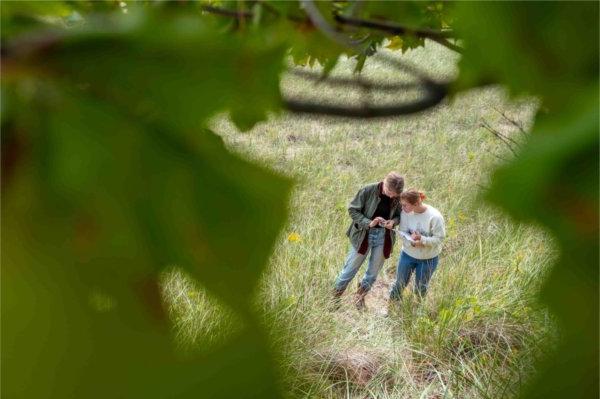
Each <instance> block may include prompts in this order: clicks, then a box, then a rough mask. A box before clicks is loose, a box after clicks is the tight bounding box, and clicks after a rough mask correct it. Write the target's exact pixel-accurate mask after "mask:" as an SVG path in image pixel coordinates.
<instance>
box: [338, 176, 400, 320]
mask: <svg viewBox="0 0 600 399" xmlns="http://www.w3.org/2000/svg"><path fill="white" fill-rule="evenodd" d="M403 188H404V178H403V177H402V176H400V175H399V174H398V173H396V172H390V173H388V174H387V176H386V177H385V179H384V180H383V181H382V182H379V183H372V184H369V185H367V186H365V187H363V188H361V189H360V190H359V191H358V193H356V196H355V197H354V199H353V200H352V202H351V203H350V206H349V207H348V213H349V214H350V217H351V218H352V223H351V224H350V227H349V228H348V231H347V232H346V235H347V236H348V238H349V239H350V243H351V248H350V251H349V253H348V256H347V257H346V262H345V263H344V267H343V269H342V271H341V273H340V274H339V275H338V277H337V279H336V282H335V288H334V292H333V296H334V299H335V301H336V306H339V301H340V297H341V296H342V294H343V293H344V291H345V290H346V287H347V286H348V284H349V283H350V281H352V279H353V278H354V276H355V275H356V273H357V272H358V269H359V268H360V267H361V265H362V264H363V262H364V260H365V258H366V257H367V254H368V253H369V252H370V256H369V264H368V266H367V271H366V272H365V275H364V277H363V279H362V281H361V282H360V283H359V285H358V291H357V293H356V307H357V308H358V309H362V308H364V305H365V296H366V294H367V292H369V290H370V289H371V286H372V285H373V283H374V282H375V280H376V279H377V275H378V274H379V271H380V270H381V267H382V266H383V262H384V261H385V259H387V258H389V257H390V254H391V253H392V247H393V245H394V242H395V240H396V237H395V234H393V231H392V229H393V228H394V226H396V225H398V224H399V223H400V211H401V209H400V202H399V199H398V198H399V197H400V194H402V190H403Z"/></svg>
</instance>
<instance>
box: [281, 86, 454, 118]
mask: <svg viewBox="0 0 600 399" xmlns="http://www.w3.org/2000/svg"><path fill="white" fill-rule="evenodd" d="M425 88H426V91H427V94H426V95H425V96H424V97H423V98H422V99H420V100H418V101H414V102H410V103H405V104H394V105H389V106H374V107H372V106H370V105H368V104H364V105H362V106H354V107H353V106H340V105H332V104H321V103H310V102H305V101H299V100H296V99H289V98H284V99H283V106H284V108H286V109H287V110H289V111H291V112H294V113H300V114H302V113H303V114H316V115H331V116H341V117H350V118H382V117H390V116H398V115H409V114H414V113H417V112H421V111H424V110H426V109H429V108H432V107H434V106H436V105H437V104H439V103H440V102H441V101H442V100H443V99H444V98H445V97H446V95H447V92H448V88H447V85H445V84H437V83H432V84H429V85H427V86H425Z"/></svg>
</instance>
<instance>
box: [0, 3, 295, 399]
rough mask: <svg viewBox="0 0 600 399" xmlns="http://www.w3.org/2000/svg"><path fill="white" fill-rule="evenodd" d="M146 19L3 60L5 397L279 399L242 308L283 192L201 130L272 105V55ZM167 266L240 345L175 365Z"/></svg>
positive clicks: (245, 119)
mask: <svg viewBox="0 0 600 399" xmlns="http://www.w3.org/2000/svg"><path fill="white" fill-rule="evenodd" d="M146 18H150V19H147V20H146ZM153 18H155V17H148V16H144V15H139V16H133V19H131V20H128V21H126V23H124V22H121V21H117V22H115V25H111V24H107V25H104V28H103V29H98V28H96V27H95V25H94V24H93V23H90V25H88V26H87V27H86V30H85V31H82V30H79V29H78V30H70V31H68V32H66V31H62V32H55V33H53V34H52V35H50V36H44V37H43V38H42V39H43V40H42V42H41V43H42V44H44V46H41V47H38V44H39V43H40V42H37V41H36V40H38V39H36V37H33V38H32V39H31V40H32V41H27V42H22V43H19V45H20V46H32V47H31V49H30V51H24V52H20V51H17V50H22V47H20V48H14V47H12V48H11V50H9V53H10V55H9V58H10V62H11V67H10V68H9V71H4V72H5V73H6V74H7V75H6V76H8V79H6V80H5V81H4V82H3V84H4V87H3V94H4V93H8V99H6V98H3V103H4V102H5V101H6V102H8V103H9V104H11V106H10V112H9V113H8V114H7V115H6V117H5V115H4V114H3V134H2V137H3V146H2V158H3V160H4V159H14V167H12V168H11V170H10V176H9V183H8V184H3V201H2V213H3V218H2V227H3V229H5V231H10V232H11V234H10V237H8V238H7V239H6V240H5V239H4V238H3V244H4V245H6V251H5V252H4V254H3V255H4V260H3V273H2V309H3V316H4V321H5V323H3V325H2V337H3V340H4V342H5V343H6V344H7V348H6V350H3V353H2V362H3V368H2V377H3V382H4V383H3V385H2V393H3V395H5V396H7V397H15V398H19V397H23V398H29V397H57V398H64V397H98V398H105V397H114V396H119V397H206V398H214V397H220V398H230V397H277V396H279V395H280V388H279V386H278V378H277V375H276V373H275V372H274V360H273V355H272V353H271V351H270V348H269V344H268V342H267V341H266V338H265V337H266V333H265V332H264V331H263V327H262V326H261V325H260V324H259V323H258V322H257V321H256V320H257V317H256V316H255V314H254V310H253V309H252V307H251V303H252V296H253V292H254V289H255V287H256V284H257V281H258V279H259V278H260V276H261V273H262V271H263V269H264V267H265V264H266V261H267V259H268V256H269V254H270V251H271V249H272V244H273V242H274V240H275V237H276V236H277V234H278V233H279V229H280V228H281V226H282V224H283V223H284V222H285V220H286V216H287V210H286V209H287V207H286V203H287V196H288V191H289V187H290V183H289V181H288V180H287V179H285V178H282V177H280V176H278V175H276V174H274V173H272V172H269V171H267V170H266V169H264V168H262V167H259V166H256V165H253V164H251V163H249V162H247V161H244V160H242V159H240V158H239V157H237V156H234V155H233V154H231V153H229V152H228V151H227V149H226V148H225V146H224V145H223V143H222V140H221V139H220V137H218V136H217V135H216V134H215V133H213V132H211V131H209V130H207V129H205V128H203V126H204V124H205V122H206V118H208V117H209V116H211V115H212V114H214V113H215V112H218V111H220V110H222V109H227V108H229V109H231V110H232V113H233V117H234V118H239V122H240V123H241V124H242V125H243V126H242V127H245V128H249V127H250V126H251V125H252V124H253V123H255V122H256V121H257V120H259V119H260V118H263V117H264V115H265V112H266V111H267V109H268V107H270V106H273V107H276V106H277V104H278V103H277V101H278V87H277V82H278V71H279V68H280V63H281V57H282V55H283V49H282V48H281V47H280V46H279V45H276V46H274V47H264V48H263V47H257V48H254V47H251V46H253V44H251V43H246V42H243V41H242V40H235V39H234V40H229V39H228V40H224V39H223V38H222V37H221V36H219V35H216V34H212V35H211V34H209V33H207V32H205V31H203V30H202V27H201V26H200V27H199V25H198V24H195V23H190V22H191V21H190V20H186V19H177V20H165V21H164V23H165V25H164V28H165V30H164V31H163V32H162V34H161V35H156V34H155V32H154V31H153V29H151V27H152V26H157V25H156V24H159V23H160V20H156V19H153ZM148 24H150V25H148ZM153 24H154V25H153ZM40 40H41V39H40ZM48 40H50V42H51V43H52V46H50V48H48V47H45V44H47V43H48ZM246 45H248V46H250V47H245V46H246ZM41 60H43V63H42V62H41ZM42 65H43V68H42ZM261 74H265V75H264V76H262V75H261ZM253 79H257V80H258V81H260V84H258V83H256V80H255V81H253ZM256 97H258V98H256ZM246 105H247V106H246ZM238 115H241V116H238ZM5 137H7V138H9V139H7V140H8V141H5ZM5 143H8V145H5ZM5 238H6V237H5ZM170 264H178V265H180V266H181V267H184V268H185V269H186V270H188V271H189V272H190V274H191V275H192V276H195V277H196V278H198V280H199V281H200V282H201V284H203V285H204V286H205V287H206V289H207V290H208V291H209V292H210V293H212V294H213V295H215V296H216V297H217V298H218V299H219V300H221V301H222V302H223V303H225V304H226V305H228V306H230V307H231V309H232V310H233V311H234V312H236V313H237V314H238V315H239V316H240V317H242V319H243V325H244V326H245V329H244V330H243V331H242V333H241V335H239V336H235V337H233V338H232V339H231V340H230V341H227V342H226V343H224V344H223V346H222V347H216V348H206V350H205V351H203V355H202V356H200V357H193V358H180V357H178V356H177V355H176V351H175V350H174V345H173V342H172V338H171V332H170V329H169V322H168V319H167V317H166V315H165V313H164V310H163V305H162V301H161V298H160V290H159V287H158V284H159V283H158V281H159V280H158V279H159V275H160V272H161V270H163V269H164V268H165V267H166V266H168V265H170ZM232 378H234V379H235V381H236V383H235V384H232V383H231V379H232Z"/></svg>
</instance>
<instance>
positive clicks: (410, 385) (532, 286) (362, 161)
mask: <svg viewBox="0 0 600 399" xmlns="http://www.w3.org/2000/svg"><path fill="white" fill-rule="evenodd" d="M396 56H398V55H396ZM403 57H404V59H407V60H409V61H411V62H413V63H415V64H418V65H421V66H424V67H425V68H426V69H427V71H428V73H429V74H431V75H432V76H434V77H446V78H448V77H451V76H453V75H454V74H455V73H456V62H457V58H456V56H455V55H454V54H453V53H451V52H450V51H449V50H446V49H444V48H442V47H440V46H438V45H436V44H428V46H427V47H426V48H423V49H418V50H415V51H412V52H409V53H407V54H406V55H404V56H403ZM353 64H354V62H353V61H351V60H346V61H344V62H342V63H340V65H339V66H338V67H337V68H336V69H335V71H334V74H340V75H347V74H349V73H350V72H351V70H352V68H353ZM364 73H365V76H368V77H372V78H375V79H378V80H383V81H386V80H390V81H391V80H397V79H398V76H401V75H399V74H398V72H396V71H393V70H390V69H389V68H387V67H386V66H385V65H381V64H377V63H375V62H373V63H369V62H367V65H366V67H365V71H364ZM283 90H284V91H285V92H286V93H289V94H295V95H300V96H303V97H305V98H314V99H329V100H331V101H338V102H341V103H344V102H349V101H353V100H356V99H357V98H358V94H357V93H352V92H349V91H342V92H340V91H339V89H337V90H336V89H331V88H324V87H320V86H314V85H313V83H307V82H303V81H301V80H299V79H298V78H295V77H286V78H285V79H284V81H283ZM412 95H413V94H411V93H407V94H406V96H405V98H410V97H411V96H412ZM396 96H400V98H402V94H400V95H396ZM392 100H394V98H392V97H391V96H389V95H387V96H383V97H381V98H380V99H379V101H384V102H385V101H392ZM498 110H500V111H502V112H505V114H506V115H507V116H509V117H510V118H511V119H513V120H515V121H517V122H519V123H521V124H522V125H523V126H524V128H525V129H527V128H528V127H529V126H530V125H531V123H532V118H533V115H534V113H535V110H536V102H535V101H533V100H532V99H520V100H518V101H514V100H510V99H509V98H508V97H507V95H506V93H505V92H504V91H503V90H502V89H501V88H499V87H493V88H485V89H477V90H472V91H470V92H467V93H464V94H461V95H459V96H456V97H455V98H453V99H452V100H451V101H447V102H446V103H444V104H443V105H442V106H440V107H438V108H436V109H434V110H431V111H429V112H426V113H422V114H419V115H413V116H407V117H399V118H392V119H386V120H373V121H364V120H349V119H335V118H320V117H308V116H295V115H289V114H283V115H279V116H275V117H273V118H271V120H270V121H268V122H266V123H262V124H260V125H259V126H257V127H256V128H254V129H253V131H252V132H250V133H247V134H241V133H239V132H237V131H236V130H235V128H234V127H233V125H232V124H231V123H230V122H229V121H228V120H227V119H226V118H225V117H220V118H216V119H215V120H214V121H213V123H212V125H213V126H212V127H213V129H214V130H215V131H217V132H218V133H220V134H222V136H223V138H224V140H225V142H226V143H227V145H228V147H229V148H230V149H231V150H232V151H234V152H237V153H240V154H243V155H244V156H246V157H248V158H251V159H254V160H256V161H257V162H260V163H262V164H265V165H268V166H269V167H271V168H274V169H276V170H278V171H280V172H281V173H283V174H285V175H288V176H291V177H293V178H295V179H296V181H297V184H296V187H295V191H294V192H293V195H292V199H291V202H290V205H289V206H290V215H291V216H290V220H289V221H288V223H287V225H286V227H285V229H284V231H283V232H282V235H281V237H280V239H279V241H278V242H277V243H276V247H275V250H274V252H273V255H272V257H271V260H270V266H269V269H268V270H269V271H268V273H266V274H265V275H264V277H263V280H262V283H261V286H260V293H259V295H258V297H257V306H258V307H259V308H260V309H261V311H262V312H263V314H264V315H265V316H264V318H265V323H268V324H269V325H270V330H271V331H272V338H273V341H274V342H275V346H276V347H277V349H278V350H279V351H280V352H281V353H282V357H281V360H280V361H281V367H282V375H283V378H284V383H285V385H286V390H287V391H288V392H289V393H290V396H293V397H310V398H312V397H316V398H342V397H343V398H345V397H349V398H365V397H377V398H442V397H444V398H499V397H514V396H515V395H516V394H517V393H518V391H519V388H520V387H521V386H522V384H523V382H524V381H525V380H526V378H527V377H528V376H529V375H530V374H531V373H532V371H533V370H532V366H533V364H532V362H533V360H534V359H535V358H536V356H539V355H540V348H539V342H540V340H542V339H552V338H553V337H554V334H553V331H554V325H553V322H552V320H551V318H549V317H548V315H547V314H546V312H545V311H544V310H543V309H540V308H539V306H538V305H537V304H536V301H535V296H536V293H537V290H538V289H539V287H540V284H541V283H542V281H543V279H544V276H545V272H546V270H547V268H548V265H549V264H550V263H551V261H552V259H553V257H554V256H555V250H554V246H553V243H552V242H551V240H550V239H549V238H548V236H547V235H546V234H544V232H542V231H540V230H538V229H536V228H534V227H530V226H523V225H519V224H515V223H513V222H512V221H511V220H509V219H507V218H506V217H504V216H503V215H502V214H501V213H500V212H499V211H497V210H495V209H492V208H490V207H489V206H488V205H486V204H484V203H483V202H481V201H480V200H479V196H480V194H481V192H482V190H484V189H485V186H486V185H487V184H488V181H489V178H490V173H491V171H493V169H494V167H495V166H496V165H498V164H499V163H501V162H503V159H510V157H511V153H510V152H509V151H508V149H507V148H506V146H504V145H503V144H502V143H501V142H500V141H499V140H498V139H496V138H494V137H493V136H492V134H490V133H489V132H487V131H486V130H485V129H483V128H482V127H481V126H480V123H481V121H482V120H486V121H487V122H488V123H489V124H490V125H492V126H494V127H495V128H496V129H498V130H499V131H501V132H502V133H504V134H506V135H509V136H511V137H513V138H514V139H515V140H523V139H524V138H525V137H524V135H523V134H522V133H521V132H520V131H519V129H517V128H515V127H514V126H513V125H512V124H511V123H510V122H509V121H507V120H506V119H504V118H503V117H502V116H501V115H500V114H499V112H498ZM390 170H396V171H398V172H400V173H401V174H403V175H404V176H405V179H406V182H407V184H406V186H407V188H408V187H416V188H420V189H423V190H424V191H425V193H426V194H427V196H428V199H427V201H426V202H428V203H430V204H432V205H433V206H435V207H436V208H438V209H439V210H440V211H441V212H442V214H443V215H444V216H445V219H446V225H447V233H448V236H447V239H446V241H445V246H444V252H443V254H442V257H441V260H440V264H439V267H438V270H437V271H436V273H435V275H434V276H433V279H432V283H431V286H430V290H429V293H428V296H427V298H426V299H425V300H424V301H423V302H418V301H417V300H416V299H415V298H414V297H413V296H412V295H411V294H410V292H406V295H405V297H406V300H405V301H403V302H402V303H401V304H399V305H397V306H393V307H391V308H390V310H389V314H388V315H387V317H386V316H385V313H386V295H387V287H388V286H389V284H390V283H391V282H392V281H393V277H394V276H393V274H394V270H395V265H396V262H397V259H398V255H399V252H400V249H399V248H398V247H396V248H395V249H394V253H393V255H392V257H391V259H389V260H388V261H386V263H385V265H384V270H382V273H381V275H380V278H379V280H378V283H377V284H376V286H375V287H374V289H373V290H372V292H371V293H370V294H369V296H368V297H367V310H366V311H365V312H363V313H360V312H358V311H357V310H356V309H355V308H354V307H353V306H352V304H351V303H350V297H351V291H353V289H354V287H355V285H354V284H353V285H351V286H350V287H349V291H350V292H348V294H347V295H346V296H345V301H344V303H343V304H342V307H341V309H340V310H339V311H337V312H331V311H330V303H329V296H330V292H331V288H332V284H333V281H334V279H335V276H336V275H337V273H338V272H339V271H340V269H341V266H342V263H343V260H344V257H345V255H346V252H347V250H348V246H349V242H348V240H347V238H346V236H345V231H346V228H347V226H348V224H349V220H350V219H349V216H348V213H347V210H346V207H347V204H348V202H349V201H350V199H351V198H352V197H353V195H354V194H355V192H356V191H357V190H358V188H360V187H361V186H362V185H364V184H366V183H369V182H374V181H378V180H380V179H382V178H383V176H384V175H385V174H386V173H387V172H388V171H390ZM240 211H243V204H240ZM292 233H296V234H298V235H299V237H300V239H299V240H297V241H294V240H289V239H288V236H289V234H292ZM363 267H364V266H363ZM363 270H364V269H363ZM360 276H361V274H359V275H358V276H357V277H360ZM164 287H165V297H166V299H167V302H168V303H169V305H170V307H171V310H172V315H173V319H174V321H175V326H176V332H177V338H178V341H179V342H180V344H181V345H182V347H184V348H186V349H190V348H192V349H194V350H201V349H202V348H201V347H200V346H201V345H208V344H210V343H213V342H217V341H218V340H220V339H223V338H225V337H226V336H227V334H230V333H231V332H232V331H233V330H234V329H235V328H236V325H237V323H236V321H235V320H234V319H232V317H231V316H230V315H228V313H227V312H226V311H225V310H224V309H223V308H221V307H219V305H218V304H216V303H214V302H213V301H211V300H210V298H207V296H206V295H205V294H204V293H202V291H201V290H199V289H198V288H197V287H195V286H194V285H193V284H192V283H191V282H190V281H189V280H188V279H187V278H186V277H185V276H184V275H183V274H181V273H180V272H178V271H177V270H174V271H172V272H170V273H168V274H167V275H165V285H164ZM409 291H410V289H409Z"/></svg>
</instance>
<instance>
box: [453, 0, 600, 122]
mask: <svg viewBox="0 0 600 399" xmlns="http://www.w3.org/2000/svg"><path fill="white" fill-rule="evenodd" d="M597 14H598V4H597V3H595V2H583V3H582V2H574V3H561V2H556V3H552V2H551V3H546V2H544V3H541V2H538V3H536V2H531V3H512V2H485V3H460V2H459V3H457V4H456V17H455V19H456V31H457V33H458V34H459V35H460V37H462V38H463V39H464V47H465V51H464V55H463V57H462V59H461V60H460V63H459V67H460V75H459V81H458V83H457V89H459V90H460V89H464V88H467V87H473V86H477V85H481V84H487V83H491V82H502V83H504V84H506V85H507V87H508V88H509V89H510V90H511V91H512V92H514V93H516V94H520V93H526V94H532V95H540V96H541V97H542V99H543V101H544V104H545V105H546V106H548V107H549V108H550V109H552V110H554V111H558V110H559V109H560V107H562V105H563V104H565V103H567V102H569V101H571V100H572V99H573V98H574V97H576V96H578V93H579V90H581V89H587V88H588V87H589V84H590V82H592V81H595V80H596V79H597V74H598V65H599V64H598V57H597V53H596V52H595V51H593V50H594V49H597V48H598V46H594V44H597V43H598V19H597Z"/></svg>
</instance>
